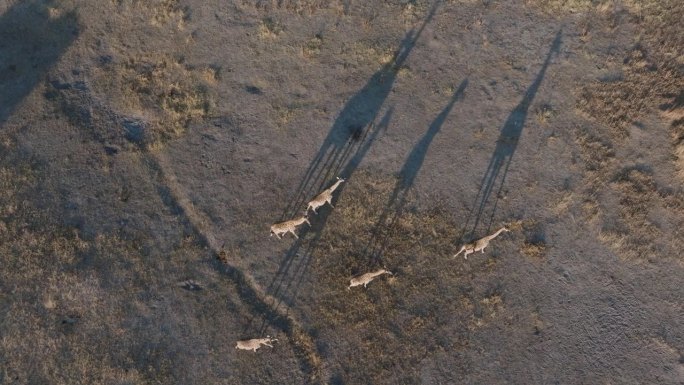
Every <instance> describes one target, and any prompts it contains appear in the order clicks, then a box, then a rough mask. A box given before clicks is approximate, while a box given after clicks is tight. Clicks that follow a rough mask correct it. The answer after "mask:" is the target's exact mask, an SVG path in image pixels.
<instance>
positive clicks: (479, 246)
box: [452, 227, 510, 259]
mask: <svg viewBox="0 0 684 385" xmlns="http://www.w3.org/2000/svg"><path fill="white" fill-rule="evenodd" d="M504 231H506V232H508V231H510V230H508V229H507V228H506V227H502V228H500V229H499V230H498V231H497V232H496V233H494V234H492V235H488V236H486V237H483V238H480V239H478V240H477V241H475V242H471V243H466V244H465V245H463V246H461V250H459V251H458V253H456V254H454V256H453V257H452V258H456V257H457V256H458V255H459V254H461V253H465V254H463V257H464V258H465V259H468V254H472V253H474V252H476V251H482V253H484V249H485V248H486V247H487V246H489V242H490V241H491V240H492V239H494V238H496V237H498V236H499V234H501V233H502V232H504Z"/></svg>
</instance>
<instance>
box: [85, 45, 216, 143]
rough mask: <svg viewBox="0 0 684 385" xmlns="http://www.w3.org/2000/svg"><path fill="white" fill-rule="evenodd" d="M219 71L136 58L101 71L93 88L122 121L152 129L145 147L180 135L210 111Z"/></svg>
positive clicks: (157, 57)
mask: <svg viewBox="0 0 684 385" xmlns="http://www.w3.org/2000/svg"><path fill="white" fill-rule="evenodd" d="M218 79H219V73H218V70H217V69H216V68H214V67H211V66H206V67H200V68H197V67H193V66H189V65H187V64H185V63H184V61H183V59H182V58H174V57H172V56H170V55H167V54H155V53H147V54H139V55H132V56H130V57H127V58H123V59H122V60H121V61H120V62H118V63H115V64H111V65H108V66H106V67H105V68H103V69H102V70H101V71H100V72H99V73H98V74H97V76H96V78H95V85H96V87H97V89H98V91H99V92H100V93H102V94H107V95H108V96H109V98H110V99H111V103H112V104H113V105H114V107H115V109H116V110H118V111H120V112H121V113H122V114H123V115H125V116H134V117H143V119H144V121H145V122H146V123H148V124H149V125H150V127H151V130H150V132H148V133H146V137H145V142H146V144H147V145H153V144H156V143H163V142H165V141H167V140H170V139H174V138H177V137H179V136H181V135H182V134H183V133H184V132H185V130H186V129H187V127H188V125H189V124H190V123H191V122H192V121H197V120H201V119H204V118H205V117H207V115H208V114H209V112H210V110H211V108H212V107H213V103H214V100H213V94H212V91H211V90H212V86H213V85H214V84H215V83H216V82H217V81H218Z"/></svg>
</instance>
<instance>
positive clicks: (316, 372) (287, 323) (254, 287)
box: [144, 152, 324, 384]
mask: <svg viewBox="0 0 684 385" xmlns="http://www.w3.org/2000/svg"><path fill="white" fill-rule="evenodd" d="M144 154H145V155H144V160H145V163H146V164H147V165H148V166H149V168H150V170H151V171H152V173H153V176H154V177H155V179H157V180H158V183H160V184H162V185H163V186H164V187H166V188H167V189H168V191H170V193H171V197H172V198H173V200H174V202H172V204H173V205H175V206H177V207H175V208H176V209H177V211H178V212H179V215H181V216H182V217H183V218H184V219H185V220H186V223H185V225H186V226H188V230H190V231H192V232H193V233H194V234H196V236H197V238H199V240H200V242H201V243H203V244H204V245H205V246H206V247H207V248H209V249H210V250H211V252H212V253H213V254H214V256H215V257H216V259H220V260H221V261H222V262H223V266H224V267H225V273H226V274H227V275H228V277H229V278H230V279H231V280H232V281H233V282H234V283H235V285H236V286H237V292H238V295H239V296H240V299H241V300H242V302H243V303H245V304H246V305H248V306H251V307H252V311H253V312H254V313H257V314H262V315H263V316H264V319H265V321H266V322H268V324H269V325H270V326H271V327H273V328H276V329H280V330H281V331H283V332H284V333H285V335H287V337H288V339H289V341H290V343H291V344H292V346H293V347H294V350H295V354H296V356H297V358H298V360H299V361H300V366H301V367H302V369H303V370H304V371H305V373H306V374H308V375H309V379H310V383H314V384H317V383H321V379H322V378H324V376H323V374H324V373H323V362H322V359H321V357H320V356H319V355H318V352H317V351H316V344H315V343H314V341H313V338H312V337H311V335H309V334H308V333H307V332H306V330H305V329H304V328H303V327H302V326H301V324H300V323H299V321H297V320H296V319H295V318H294V316H293V315H292V313H293V312H292V311H290V309H289V308H287V307H285V306H282V307H280V308H278V307H276V306H273V305H272V304H275V303H277V301H276V300H275V298H273V297H272V296H270V295H268V294H266V292H265V291H264V290H263V289H262V288H261V287H259V285H258V284H257V283H256V282H255V280H254V279H253V278H252V277H251V276H250V275H249V273H247V272H245V271H244V270H243V269H242V268H240V267H239V266H237V265H234V264H231V261H229V260H226V259H224V258H219V257H220V256H221V255H222V253H221V251H222V248H223V245H222V244H221V243H220V242H219V241H218V240H217V239H216V237H215V236H214V235H213V233H212V231H211V230H210V229H209V228H208V227H207V224H208V223H211V221H210V220H209V219H208V218H206V217H205V216H204V215H202V214H201V213H200V212H199V211H197V210H195V209H194V208H193V205H192V202H190V200H189V199H188V198H187V197H186V196H185V194H183V189H182V187H181V186H180V184H179V183H178V180H177V179H176V177H175V176H174V175H173V174H172V173H169V172H167V171H166V170H168V169H169V167H168V166H166V165H168V164H169V161H168V159H167V158H166V156H164V154H162V153H154V154H153V153H150V152H146V153H144ZM283 307H285V308H283Z"/></svg>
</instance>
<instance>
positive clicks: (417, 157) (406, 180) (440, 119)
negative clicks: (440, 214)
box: [363, 79, 468, 265]
mask: <svg viewBox="0 0 684 385" xmlns="http://www.w3.org/2000/svg"><path fill="white" fill-rule="evenodd" d="M467 86H468V79H465V80H463V81H462V82H461V84H460V86H459V87H458V89H456V91H454V94H453V95H452V96H451V100H449V103H448V104H447V105H446V107H444V109H442V111H441V112H440V113H439V115H437V117H436V118H435V120H433V121H432V123H431V124H430V126H429V127H428V130H427V131H425V134H423V137H422V138H421V139H420V140H419V141H418V143H416V145H415V146H413V149H412V150H411V152H410V153H409V155H408V156H407V157H406V161H404V165H403V166H402V168H401V170H400V171H399V175H398V179H397V182H396V184H395V185H394V190H393V191H392V195H390V198H389V200H388V202H387V205H386V206H385V208H384V210H383V212H382V214H380V218H379V219H378V221H377V222H376V224H375V226H374V228H373V231H372V232H371V239H370V240H369V242H368V245H367V246H366V248H365V249H364V251H363V255H364V256H366V259H367V260H368V262H369V264H370V265H374V264H380V265H382V264H383V263H382V254H383V252H384V251H385V247H386V246H387V240H388V238H389V236H390V234H391V233H392V229H393V228H394V226H395V225H396V223H397V220H398V219H399V218H400V217H401V215H402V213H403V210H404V206H405V204H406V198H407V197H408V192H409V190H410V189H411V187H412V186H413V183H414V182H415V180H416V177H417V176H418V172H419V171H420V169H421V168H422V166H423V162H424V161H425V156H426V155H427V152H428V149H429V148H430V144H431V143H432V140H433V139H434V137H435V136H436V135H437V133H438V132H439V131H440V129H441V128H442V126H443V125H444V122H445V120H446V118H447V116H449V113H450V112H451V109H452V108H453V107H454V104H455V103H456V101H458V100H459V99H462V98H463V93H464V92H465V89H466V87H467Z"/></svg>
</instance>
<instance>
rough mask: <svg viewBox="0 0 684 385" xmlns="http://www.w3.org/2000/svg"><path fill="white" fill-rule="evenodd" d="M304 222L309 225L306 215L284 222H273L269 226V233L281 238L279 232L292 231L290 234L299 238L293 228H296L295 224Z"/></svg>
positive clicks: (298, 224)
mask: <svg viewBox="0 0 684 385" xmlns="http://www.w3.org/2000/svg"><path fill="white" fill-rule="evenodd" d="M304 223H306V224H308V225H309V226H311V223H310V222H309V220H308V219H307V218H306V216H303V217H299V218H296V219H291V220H289V221H285V222H280V223H275V224H274V225H272V226H271V235H275V236H276V237H277V238H278V239H281V238H282V237H281V236H280V235H281V234H287V233H292V235H294V236H295V238H299V237H298V236H297V233H295V230H297V226H300V225H302V224H304Z"/></svg>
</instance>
